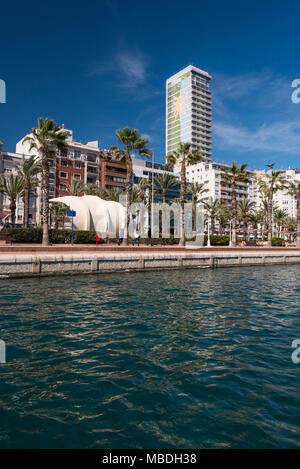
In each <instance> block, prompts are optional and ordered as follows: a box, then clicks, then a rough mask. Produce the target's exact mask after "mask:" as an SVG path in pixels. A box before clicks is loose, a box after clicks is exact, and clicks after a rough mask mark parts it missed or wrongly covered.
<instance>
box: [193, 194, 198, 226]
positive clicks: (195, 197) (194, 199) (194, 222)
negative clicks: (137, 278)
mask: <svg viewBox="0 0 300 469" xmlns="http://www.w3.org/2000/svg"><path fill="white" fill-rule="evenodd" d="M196 204H197V196H193V205H192V217H193V231H194V232H195V231H196V228H197V227H196Z"/></svg>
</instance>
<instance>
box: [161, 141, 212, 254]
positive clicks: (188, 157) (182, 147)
mask: <svg viewBox="0 0 300 469" xmlns="http://www.w3.org/2000/svg"><path fill="white" fill-rule="evenodd" d="M166 159H167V164H168V166H171V167H174V166H175V164H179V165H180V168H181V171H180V173H181V180H180V225H181V233H180V241H179V245H180V246H184V245H185V239H184V203H185V198H186V167H187V166H189V165H191V164H196V163H198V162H200V161H204V160H205V157H204V156H202V154H201V153H200V152H199V150H192V148H191V144H190V143H180V144H179V146H178V149H177V150H175V151H173V152H172V153H171V154H170V155H167V157H166Z"/></svg>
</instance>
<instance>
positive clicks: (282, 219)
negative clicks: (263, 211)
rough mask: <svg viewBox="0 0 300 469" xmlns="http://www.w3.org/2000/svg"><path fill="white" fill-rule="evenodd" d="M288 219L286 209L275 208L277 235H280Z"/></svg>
mask: <svg viewBox="0 0 300 469" xmlns="http://www.w3.org/2000/svg"><path fill="white" fill-rule="evenodd" d="M286 221H287V214H286V212H285V211H284V210H281V209H279V210H274V224H275V225H276V226H277V236H278V237H280V233H281V230H282V228H283V227H284V226H285V224H286Z"/></svg>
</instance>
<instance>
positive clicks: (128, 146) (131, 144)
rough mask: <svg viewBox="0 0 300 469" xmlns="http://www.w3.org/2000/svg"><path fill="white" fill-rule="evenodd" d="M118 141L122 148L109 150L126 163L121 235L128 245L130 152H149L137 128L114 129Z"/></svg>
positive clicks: (145, 154) (146, 142)
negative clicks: (124, 203)
mask: <svg viewBox="0 0 300 469" xmlns="http://www.w3.org/2000/svg"><path fill="white" fill-rule="evenodd" d="M116 135H117V137H118V140H119V143H120V144H122V145H123V148H120V147H118V146H113V147H111V149H110V151H111V152H112V153H113V155H114V158H115V159H116V160H120V161H122V162H125V163H126V169H127V174H126V209H125V220H126V223H125V229H124V236H123V244H124V245H125V246H128V225H129V221H130V220H129V206H130V204H131V200H132V178H133V166H132V158H131V152H133V151H134V152H138V154H139V155H140V156H142V157H147V158H150V157H151V152H150V150H149V149H148V148H147V145H148V141H147V140H146V139H145V138H142V136H141V134H140V132H139V131H138V130H137V129H130V128H129V127H125V128H124V129H119V130H117V131H116Z"/></svg>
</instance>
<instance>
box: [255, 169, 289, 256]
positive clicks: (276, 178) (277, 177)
mask: <svg viewBox="0 0 300 469" xmlns="http://www.w3.org/2000/svg"><path fill="white" fill-rule="evenodd" d="M264 184H266V186H264ZM261 186H262V187H267V188H268V246H269V247H271V246H272V225H273V209H274V207H273V196H274V194H275V193H276V192H277V191H279V190H283V189H285V188H286V181H285V179H284V177H283V175H282V173H281V171H273V169H271V173H270V174H267V175H266V179H265V181H263V182H262V183H261Z"/></svg>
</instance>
